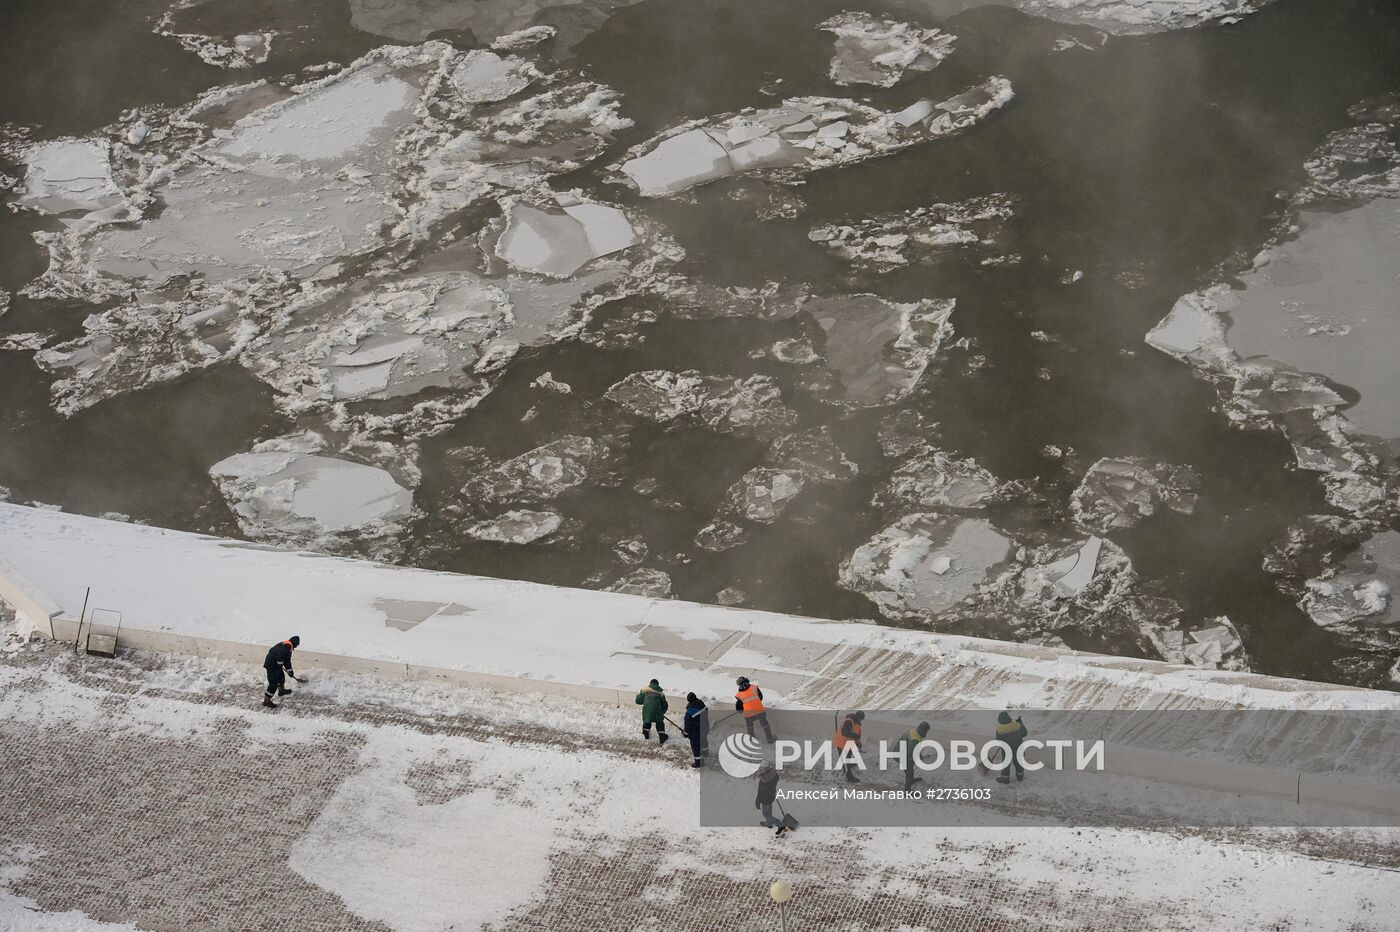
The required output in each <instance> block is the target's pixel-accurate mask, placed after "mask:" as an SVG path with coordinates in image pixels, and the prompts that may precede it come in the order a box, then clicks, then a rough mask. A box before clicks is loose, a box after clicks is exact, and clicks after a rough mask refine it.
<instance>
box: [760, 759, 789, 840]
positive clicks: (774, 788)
mask: <svg viewBox="0 0 1400 932" xmlns="http://www.w3.org/2000/svg"><path fill="white" fill-rule="evenodd" d="M777 799H778V768H777V767H776V766H775V765H774V764H773V762H772V761H767V762H765V763H764V765H763V766H762V767H760V768H759V770H758V796H756V797H755V798H754V801H753V807H754V808H755V809H757V810H759V811H760V812H762V813H763V821H762V822H760V823H758V824H759V825H761V826H763V827H764V828H776V829H777V830H778V831H777V832H776V833H775V834H778V835H781V834H782V833H783V829H784V827H785V826H784V825H783V823H782V822H781V821H779V820H778V818H777V817H776V816H775V815H773V803H774V802H776V801H777Z"/></svg>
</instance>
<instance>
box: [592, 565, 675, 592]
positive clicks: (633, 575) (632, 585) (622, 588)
mask: <svg viewBox="0 0 1400 932" xmlns="http://www.w3.org/2000/svg"><path fill="white" fill-rule="evenodd" d="M607 591H608V592H621V593H624V594H626V595H640V596H646V597H647V598H649V599H669V598H670V597H671V577H670V576H669V575H668V574H666V573H665V572H663V571H662V570H656V569H651V568H650V567H642V568H640V569H635V570H633V571H632V572H630V573H628V574H627V575H626V576H624V577H622V578H621V579H619V580H618V581H617V582H615V583H613V584H612V585H611V586H608V588H607Z"/></svg>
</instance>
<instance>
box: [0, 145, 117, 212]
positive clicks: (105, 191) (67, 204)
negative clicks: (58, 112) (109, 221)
mask: <svg viewBox="0 0 1400 932" xmlns="http://www.w3.org/2000/svg"><path fill="white" fill-rule="evenodd" d="M25 162H26V164H27V165H28V168H27V169H26V171H25V173H24V182H23V186H22V188H21V191H22V193H21V194H20V196H19V198H18V202H19V203H20V204H23V205H24V206H26V207H32V208H34V209H35V210H40V211H43V212H44V213H49V214H61V213H66V212H67V211H70V210H84V211H90V210H99V209H101V208H103V207H112V206H114V205H116V204H120V203H122V193H121V191H120V190H119V189H118V188H117V184H116V182H115V181H114V180H113V179H112V169H111V165H110V164H109V162H108V151H107V145H106V143H103V142H99V141H97V140H94V139H55V140H53V141H51V142H44V143H40V144H39V145H37V146H35V147H34V148H33V149H31V150H30V151H29V152H28V154H27V155H26V156H25Z"/></svg>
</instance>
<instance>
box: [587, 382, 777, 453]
mask: <svg viewBox="0 0 1400 932" xmlns="http://www.w3.org/2000/svg"><path fill="white" fill-rule="evenodd" d="M606 397H607V398H608V399H609V400H611V401H613V402H615V403H616V404H618V405H620V406H622V407H623V408H625V409H627V410H628V411H630V412H631V413H632V414H634V415H636V416H638V417H641V418H644V419H646V420H649V421H652V422H653V423H656V424H662V425H668V424H677V423H678V424H701V425H704V426H706V427H708V428H709V429H710V430H713V431H716V432H717V433H740V434H747V435H750V436H754V437H759V438H762V439H771V438H774V437H777V436H780V435H782V434H785V433H787V432H788V431H790V430H791V428H792V426H793V424H795V423H796V421H797V415H796V413H795V412H793V411H792V409H790V408H788V407H787V406H786V405H785V404H784V403H783V394H782V390H781V389H780V388H779V386H778V384H777V382H775V381H774V380H773V379H772V378H771V377H770V376H766V375H754V376H749V377H748V378H746V379H733V378H725V377H722V376H702V375H701V374H699V373H698V372H693V371H691V372H679V373H678V372H668V371H665V370H650V371H646V372H634V373H632V374H631V375H629V376H627V377H626V378H625V379H623V380H622V381H620V382H617V383H616V384H614V385H613V386H612V387H610V388H609V389H608V390H607V392H606Z"/></svg>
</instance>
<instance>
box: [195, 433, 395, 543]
mask: <svg viewBox="0 0 1400 932" xmlns="http://www.w3.org/2000/svg"><path fill="white" fill-rule="evenodd" d="M209 474H210V475H211V476H212V477H213V478H214V480H215V481H216V482H217V483H218V485H219V489H220V491H222V492H223V494H224V497H225V498H226V499H227V500H228V502H229V505H230V507H231V508H232V509H233V512H234V514H235V515H236V516H237V518H238V524H239V527H240V528H242V530H243V533H245V534H247V535H248V536H249V537H254V538H265V539H270V540H275V541H278V542H284V543H295V544H301V545H309V546H318V542H320V541H321V540H322V539H323V538H326V537H328V536H336V535H345V534H352V533H354V534H364V535H371V536H383V535H386V534H390V533H392V532H393V531H394V530H396V528H395V525H397V524H398V523H399V522H402V521H404V520H405V519H407V518H408V517H409V516H410V514H411V513H412V510H413V494H412V493H411V492H410V491H409V490H408V489H406V488H404V487H403V486H401V485H399V483H398V482H396V481H395V480H394V477H393V476H392V475H390V474H389V473H388V472H387V471H385V470H383V469H380V468H378V467H375V466H367V465H364V464H362V463H355V462H351V461H349V460H344V459H339V458H336V457H331V456H323V455H319V454H312V453H299V452H273V451H267V452H252V453H239V454H235V455H234V456H230V457H228V458H226V459H223V460H220V461H219V462H217V463H215V464H214V465H213V466H212V467H210V470H209Z"/></svg>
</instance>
